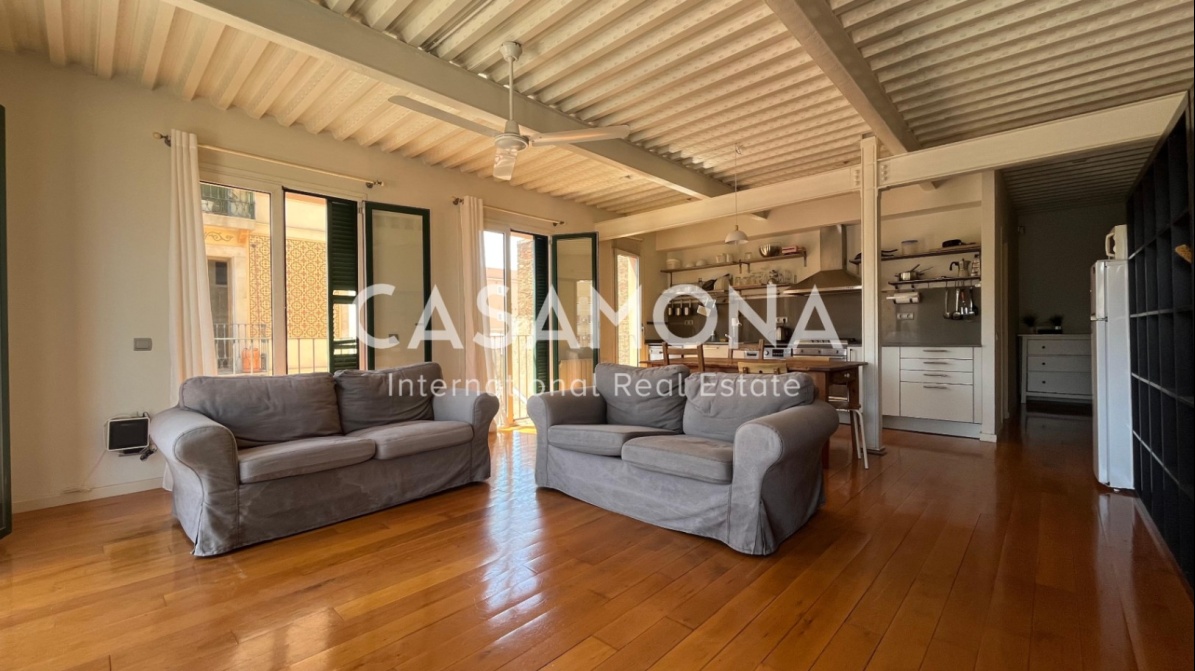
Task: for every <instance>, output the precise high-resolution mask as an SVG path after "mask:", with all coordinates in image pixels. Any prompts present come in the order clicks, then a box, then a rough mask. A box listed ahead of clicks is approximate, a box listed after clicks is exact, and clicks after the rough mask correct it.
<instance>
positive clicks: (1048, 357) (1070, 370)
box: [1021, 335, 1091, 403]
mask: <svg viewBox="0 0 1195 671" xmlns="http://www.w3.org/2000/svg"><path fill="white" fill-rule="evenodd" d="M1030 399H1034V400H1053V401H1090V400H1091V336H1086V335H1023V336H1021V402H1022V403H1024V402H1026V401H1028V400H1030Z"/></svg>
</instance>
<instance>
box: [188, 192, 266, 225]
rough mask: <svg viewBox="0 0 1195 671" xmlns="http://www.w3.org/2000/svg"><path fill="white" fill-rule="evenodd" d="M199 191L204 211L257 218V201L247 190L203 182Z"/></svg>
mask: <svg viewBox="0 0 1195 671" xmlns="http://www.w3.org/2000/svg"><path fill="white" fill-rule="evenodd" d="M201 192H202V200H203V211H204V212H207V213H209V214H219V215H223V216H225V217H239V218H241V219H256V218H257V201H256V200H255V199H254V197H253V194H252V193H250V192H248V191H242V190H240V189H230V188H228V187H226V186H216V185H214V184H203V185H202V189H201Z"/></svg>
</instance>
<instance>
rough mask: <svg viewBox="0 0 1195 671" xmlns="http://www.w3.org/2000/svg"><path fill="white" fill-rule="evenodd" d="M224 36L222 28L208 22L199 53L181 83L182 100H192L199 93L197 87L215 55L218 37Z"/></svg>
mask: <svg viewBox="0 0 1195 671" xmlns="http://www.w3.org/2000/svg"><path fill="white" fill-rule="evenodd" d="M223 34H224V26H223V25H222V24H220V23H216V22H210V23H208V25H207V26H206V27H205V28H204V29H203V40H202V41H200V43H199V51H198V52H196V54H195V58H194V59H193V60H192V61H191V69H190V70H189V71H188V72H187V79H186V81H185V82H183V100H194V99H195V95H196V94H197V93H199V85H200V84H202V83H203V76H204V75H205V74H207V66H208V65H211V63H212V56H213V55H215V53H216V45H218V44H219V43H220V36H221V35H223Z"/></svg>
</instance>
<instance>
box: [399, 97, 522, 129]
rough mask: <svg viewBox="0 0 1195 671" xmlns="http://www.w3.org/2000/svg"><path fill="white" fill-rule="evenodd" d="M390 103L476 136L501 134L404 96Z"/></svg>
mask: <svg viewBox="0 0 1195 671" xmlns="http://www.w3.org/2000/svg"><path fill="white" fill-rule="evenodd" d="M390 102H392V103H394V104H395V105H398V106H399V107H405V108H407V109H409V110H411V111H412V112H418V113H420V114H423V115H425V116H429V117H431V118H433V119H438V120H440V121H444V122H447V123H450V124H452V125H454V126H459V127H461V128H464V129H465V130H470V131H473V132H474V133H477V134H478V135H484V136H486V137H494V136H495V135H498V134H499V133H501V132H502V131H497V130H494V129H493V128H489V127H486V126H483V125H481V124H479V123H476V122H474V121H469V120H468V119H465V118H462V117H459V116H457V115H455V114H452V113H451V112H445V111H444V110H442V109H440V108H438V107H432V106H431V105H427V104H424V103H421V102H419V101H418V100H414V99H411V98H408V97H406V96H392V97H391V98H390Z"/></svg>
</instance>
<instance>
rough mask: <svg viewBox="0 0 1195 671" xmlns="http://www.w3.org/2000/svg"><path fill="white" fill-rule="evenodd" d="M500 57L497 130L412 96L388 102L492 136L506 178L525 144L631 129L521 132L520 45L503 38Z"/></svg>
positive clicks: (603, 136)
mask: <svg viewBox="0 0 1195 671" xmlns="http://www.w3.org/2000/svg"><path fill="white" fill-rule="evenodd" d="M500 51H501V53H502V58H504V59H505V60H506V63H507V65H508V67H509V70H510V77H509V79H508V80H507V82H508V85H507V90H508V107H507V115H506V127H505V128H503V129H502V130H501V131H496V130H494V129H492V128H489V127H487V126H483V125H481V124H479V123H476V122H473V121H470V120H468V119H464V118H461V117H459V116H457V115H455V114H452V113H450V112H445V111H444V110H442V109H440V108H438V107H432V106H431V105H426V104H424V103H421V102H419V101H418V100H413V99H411V98H408V97H406V96H401V95H398V96H394V97H392V98H390V102H392V103H394V104H395V105H401V106H403V107H405V108H407V109H409V110H411V111H413V112H419V113H420V114H425V115H427V116H430V117H432V118H435V119H439V120H440V121H446V122H448V123H450V124H453V125H456V126H459V127H461V128H464V129H465V130H470V131H473V132H474V133H479V134H481V135H485V136H487V137H492V138H494V177H496V178H498V179H502V180H507V181H509V180H510V178H511V177H512V176H513V175H514V171H515V161H516V160H518V156H519V152H520V151H523V150H524V149H526V148H527V147H546V146H550V145H560V144H577V143H578V142H597V141H598V140H622V139H624V138H626V137H627V136H628V135H630V133H631V128H630V126H608V127H606V128H583V129H579V130H566V131H559V132H556V133H531V134H528V135H524V134H523V133H522V129H521V128H520V127H519V124H518V122H517V121H515V118H514V117H515V86H514V81H515V61H517V60H519V56H521V55H522V53H523V46H522V45H521V44H519V43H518V42H503V43H502V47H501V49H500Z"/></svg>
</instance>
